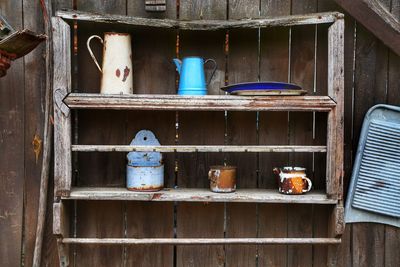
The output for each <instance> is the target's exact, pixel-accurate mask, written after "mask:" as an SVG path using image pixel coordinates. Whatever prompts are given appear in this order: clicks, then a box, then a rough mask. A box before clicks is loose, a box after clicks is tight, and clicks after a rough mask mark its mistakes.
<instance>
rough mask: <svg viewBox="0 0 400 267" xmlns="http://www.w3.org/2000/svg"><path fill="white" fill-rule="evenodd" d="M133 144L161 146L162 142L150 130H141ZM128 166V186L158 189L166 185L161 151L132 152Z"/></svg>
mask: <svg viewBox="0 0 400 267" xmlns="http://www.w3.org/2000/svg"><path fill="white" fill-rule="evenodd" d="M130 145H131V146H159V145H160V142H159V141H158V140H157V138H156V137H155V135H154V134H153V133H152V132H151V131H148V130H141V131H140V132H138V133H137V134H136V136H135V138H134V139H133V140H132V142H131V144H130ZM127 158H128V164H127V166H126V187H127V189H128V190H133V191H158V190H161V189H162V188H163V187H164V164H163V162H162V154H161V153H160V152H136V151H134V152H130V153H128V156H127Z"/></svg>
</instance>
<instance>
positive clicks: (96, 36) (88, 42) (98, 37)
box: [86, 35, 104, 73]
mask: <svg viewBox="0 0 400 267" xmlns="http://www.w3.org/2000/svg"><path fill="white" fill-rule="evenodd" d="M93 38H96V39H99V40H100V42H101V43H102V44H104V42H103V39H102V38H101V37H100V36H98V35H92V36H90V37H89V39H88V40H87V42H86V46H87V49H88V50H89V54H90V56H91V57H92V59H93V61H94V64H96V67H97V68H98V69H99V71H100V72H101V73H103V70H102V69H101V68H100V65H99V62H97V59H96V57H95V56H94V54H93V52H92V49H91V48H90V41H92V39H93Z"/></svg>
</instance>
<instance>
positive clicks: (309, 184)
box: [303, 177, 312, 193]
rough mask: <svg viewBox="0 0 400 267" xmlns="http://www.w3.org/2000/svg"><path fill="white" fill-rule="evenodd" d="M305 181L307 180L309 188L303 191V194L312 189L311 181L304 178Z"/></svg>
mask: <svg viewBox="0 0 400 267" xmlns="http://www.w3.org/2000/svg"><path fill="white" fill-rule="evenodd" d="M303 179H304V180H306V181H307V184H308V188H307V189H303V193H307V192H310V190H311V187H312V182H311V180H310V179H308V178H307V177H304V178H303Z"/></svg>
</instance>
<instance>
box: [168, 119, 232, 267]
mask: <svg viewBox="0 0 400 267" xmlns="http://www.w3.org/2000/svg"><path fill="white" fill-rule="evenodd" d="M224 122H225V118H224V113H223V112H181V113H180V114H179V144H181V145H185V144H210V145H213V144H214V145H216V144H223V143H224V133H225V123H224ZM194 125H195V126H194ZM223 162H224V158H223V155H222V154H221V153H184V154H178V187H183V188H209V181H208V177H207V173H208V170H209V168H210V166H211V165H221V164H223ZM176 216H177V237H214V238H218V237H220V238H221V237H224V204H223V203H211V204H206V203H178V205H177V215H176ZM224 262H225V254H224V247H223V246H222V245H220V246H178V247H177V266H188V265H189V266H223V265H224Z"/></svg>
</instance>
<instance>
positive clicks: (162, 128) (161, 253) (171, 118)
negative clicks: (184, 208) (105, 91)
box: [125, 76, 175, 266]
mask: <svg viewBox="0 0 400 267" xmlns="http://www.w3.org/2000/svg"><path fill="white" fill-rule="evenodd" d="M150 78H151V77H149V76H147V79H150ZM126 123H127V130H126V135H127V142H126V143H130V141H131V140H132V138H134V136H135V135H136V133H137V132H138V131H140V130H143V129H147V130H151V131H152V132H153V133H154V134H155V136H156V137H157V139H158V140H159V141H160V143H161V144H162V145H172V144H174V143H175V112H173V111H170V112H168V111H167V112H162V114H161V113H160V112H158V111H132V112H128V113H127V117H126ZM125 156H126V154H125ZM163 159H164V183H165V187H170V188H171V187H174V185H175V158H174V155H173V154H172V153H164V154H163ZM125 205H126V237H130V238H144V237H154V238H156V237H160V238H161V237H165V238H167V237H169V238H171V237H174V203H171V202H165V203H150V202H149V203H146V202H135V201H127V202H126V203H125ZM126 254H127V255H126V264H127V266H173V262H174V250H173V246H160V245H149V246H128V247H126ZM154 255H157V256H154Z"/></svg>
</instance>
